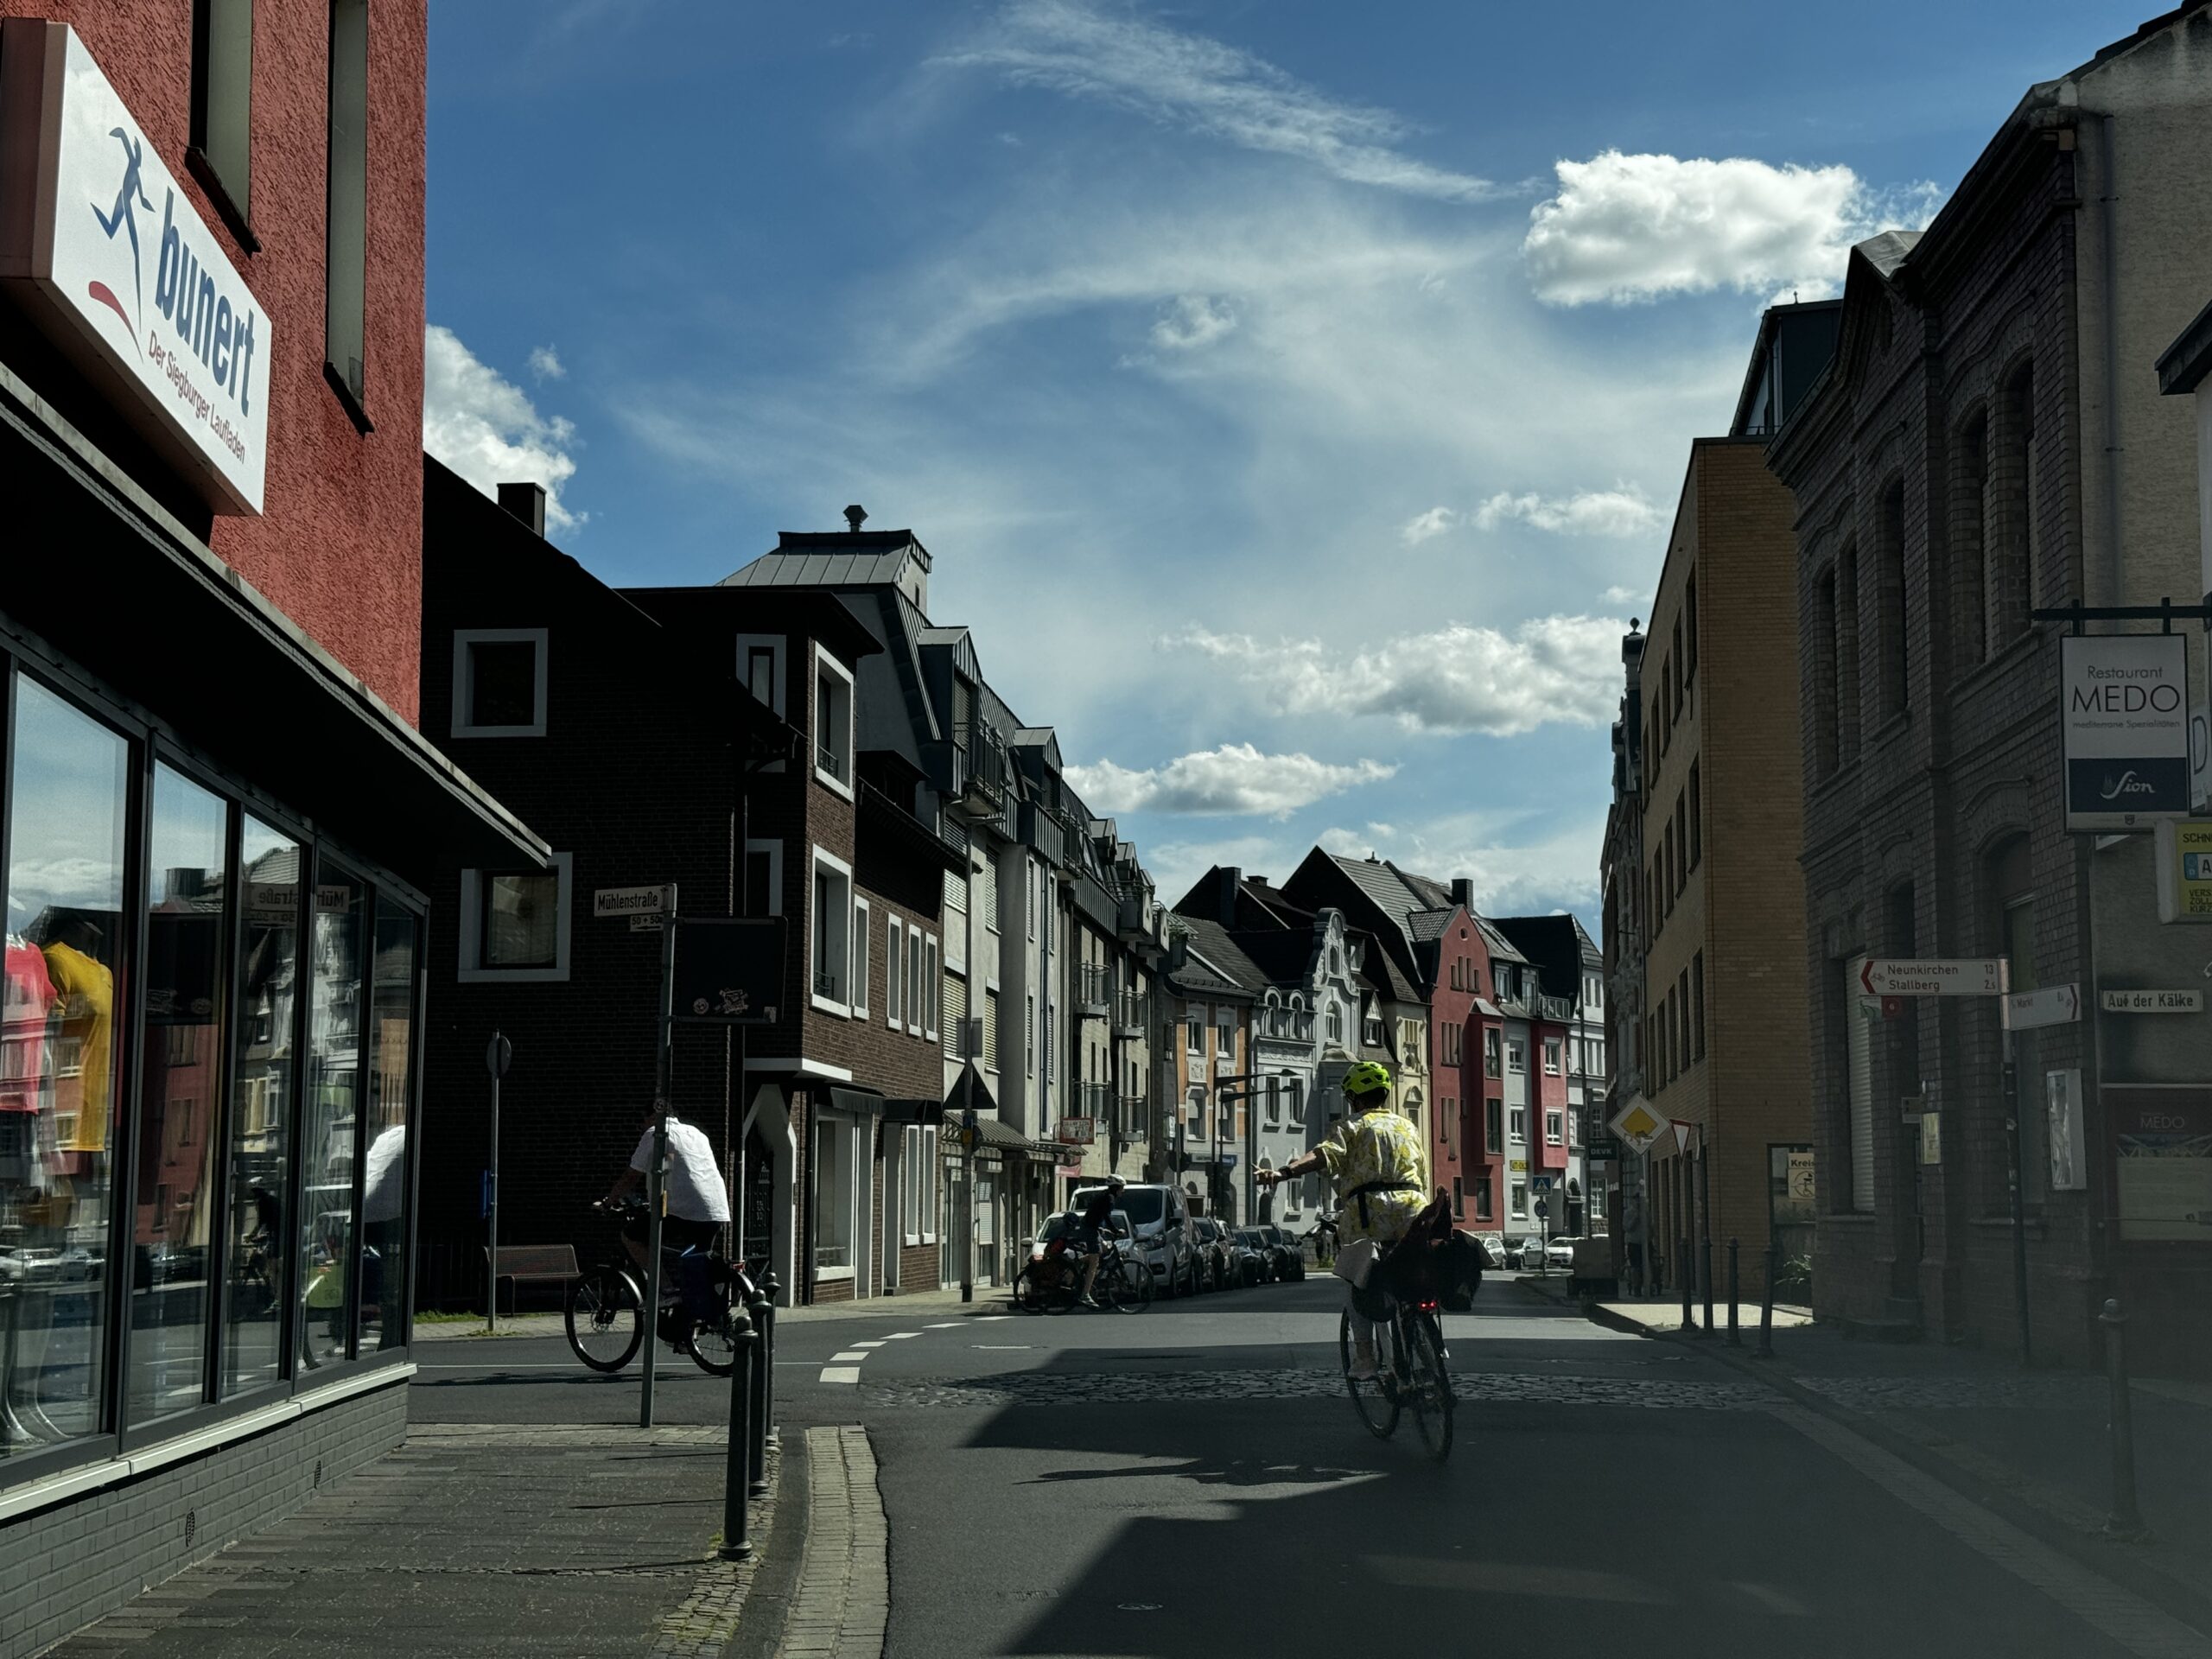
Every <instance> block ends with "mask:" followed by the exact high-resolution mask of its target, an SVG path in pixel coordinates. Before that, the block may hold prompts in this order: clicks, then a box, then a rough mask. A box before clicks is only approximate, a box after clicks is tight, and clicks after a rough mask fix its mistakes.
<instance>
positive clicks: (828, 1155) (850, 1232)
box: [811, 1115, 855, 1279]
mask: <svg viewBox="0 0 2212 1659" xmlns="http://www.w3.org/2000/svg"><path fill="white" fill-rule="evenodd" d="M812 1162H813V1166H814V1192H813V1194H812V1197H811V1202H812V1205H813V1210H814V1272H815V1277H816V1278H817V1279H849V1278H851V1277H852V1276H853V1259H854V1247H855V1226H854V1219H855V1217H854V1214H853V1211H854V1200H855V1181H854V1179H853V1178H854V1174H855V1159H854V1156H853V1126H852V1125H851V1124H850V1123H849V1122H846V1121H845V1120H844V1119H842V1118H838V1117H831V1116H826V1115H825V1116H823V1117H821V1118H819V1119H817V1121H816V1123H815V1126H814V1157H813V1160H812Z"/></svg>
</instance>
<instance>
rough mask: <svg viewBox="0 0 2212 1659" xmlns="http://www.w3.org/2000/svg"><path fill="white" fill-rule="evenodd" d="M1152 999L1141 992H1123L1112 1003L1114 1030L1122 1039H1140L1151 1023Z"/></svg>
mask: <svg viewBox="0 0 2212 1659" xmlns="http://www.w3.org/2000/svg"><path fill="white" fill-rule="evenodd" d="M1151 1004H1152V999H1151V998H1149V997H1147V996H1146V995H1144V993H1143V992H1141V991H1123V992H1122V994H1121V995H1120V996H1118V997H1116V999H1115V1001H1114V1029H1115V1030H1116V1031H1118V1032H1119V1033H1121V1034H1122V1036H1124V1037H1141V1036H1143V1035H1144V1034H1145V1033H1146V1031H1147V1029H1149V1028H1150V1026H1151V1023H1152V1006H1151Z"/></svg>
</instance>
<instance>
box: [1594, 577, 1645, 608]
mask: <svg viewBox="0 0 2212 1659" xmlns="http://www.w3.org/2000/svg"><path fill="white" fill-rule="evenodd" d="M1598 597H1599V598H1600V599H1602V600H1604V601H1605V603H1606V604H1608V605H1633V604H1635V603H1636V602H1637V601H1638V600H1640V599H1643V597H1644V595H1643V594H1640V593H1638V592H1637V590H1636V589H1635V588H1624V587H1622V586H1620V585H1619V584H1618V582H1616V583H1615V584H1614V585H1613V586H1612V587H1611V588H1606V589H1605V592H1604V593H1602V594H1599V595H1598Z"/></svg>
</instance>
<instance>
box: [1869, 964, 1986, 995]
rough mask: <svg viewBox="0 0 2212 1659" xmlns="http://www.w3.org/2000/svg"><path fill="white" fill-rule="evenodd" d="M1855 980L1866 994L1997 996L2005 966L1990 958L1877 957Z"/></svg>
mask: <svg viewBox="0 0 2212 1659" xmlns="http://www.w3.org/2000/svg"><path fill="white" fill-rule="evenodd" d="M1859 984H1860V985H1862V986H1864V987H1865V988H1866V995H1869V996H1997V995H2001V994H2002V993H2003V992H2004V989H2005V967H2004V964H2003V963H2001V962H1999V960H1998V959H1997V958H1996V957H1986V958H1985V957H1929V958H1928V959H1927V960H1925V961H1923V962H1911V961H1899V960H1888V961H1885V960H1884V959H1883V958H1881V957H1871V958H1869V959H1868V961H1867V963H1866V966H1865V967H1863V968H1861V969H1859Z"/></svg>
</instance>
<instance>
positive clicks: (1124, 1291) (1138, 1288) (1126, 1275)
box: [1100, 1261, 1154, 1313]
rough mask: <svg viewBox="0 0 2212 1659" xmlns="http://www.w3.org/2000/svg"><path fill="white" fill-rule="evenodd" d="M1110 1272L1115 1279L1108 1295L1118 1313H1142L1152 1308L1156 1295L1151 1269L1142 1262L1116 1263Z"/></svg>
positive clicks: (1111, 1283) (1110, 1285)
mask: <svg viewBox="0 0 2212 1659" xmlns="http://www.w3.org/2000/svg"><path fill="white" fill-rule="evenodd" d="M1100 1271H1101V1272H1106V1271H1109V1269H1106V1268H1101V1269H1100ZM1110 1271H1111V1272H1112V1274H1113V1275H1114V1277H1113V1279H1112V1281H1111V1282H1110V1284H1109V1287H1108V1290H1107V1294H1108V1295H1109V1298H1110V1299H1111V1300H1112V1301H1113V1304H1114V1311H1115V1312H1116V1313H1143V1312H1144V1311H1145V1309H1147V1307H1150V1306H1152V1299H1153V1295H1154V1288H1153V1283H1152V1269H1151V1268H1149V1267H1147V1265H1146V1264H1145V1263H1144V1262H1128V1261H1121V1262H1115V1263H1114V1264H1113V1267H1112V1268H1111V1269H1110Z"/></svg>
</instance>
